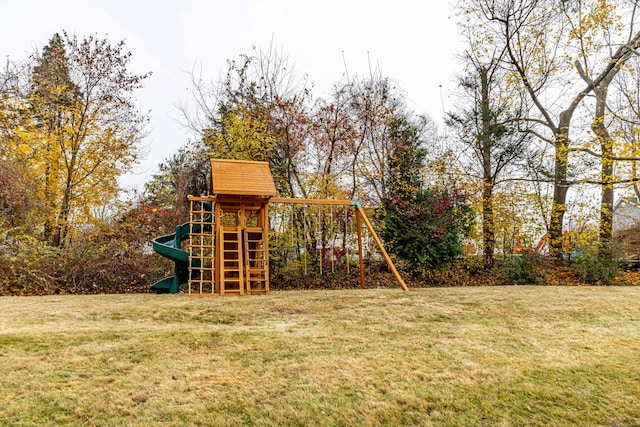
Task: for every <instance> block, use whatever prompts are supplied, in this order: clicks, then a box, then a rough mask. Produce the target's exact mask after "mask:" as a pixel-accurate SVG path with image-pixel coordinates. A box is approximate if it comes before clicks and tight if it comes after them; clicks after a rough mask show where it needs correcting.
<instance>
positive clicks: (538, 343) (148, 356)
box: [0, 286, 640, 426]
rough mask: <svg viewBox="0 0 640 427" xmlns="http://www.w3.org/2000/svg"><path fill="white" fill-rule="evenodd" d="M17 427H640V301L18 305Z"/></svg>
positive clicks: (12, 312) (579, 290)
mask: <svg viewBox="0 0 640 427" xmlns="http://www.w3.org/2000/svg"><path fill="white" fill-rule="evenodd" d="M0 424H1V425H38V426H40V425H60V424H65V425H66V424H74V425H118V426H120V425H131V426H150V425H176V426H177V425H214V426H224V425H228V426H236V425H242V424H244V425H274V426H276V425H277V426H280V425H300V426H310V425H331V426H341V425H349V426H352V425H392V426H400V425H426V426H428V425H452V426H454V425H455V426H458V425H459V426H470V425H487V426H510V425H514V426H524V425H581V426H584V425H602V426H634V425H635V426H638V425H640V287H529V286H522V287H474V288H429V289H411V290H410V291H409V292H402V291H400V290H398V289H368V290H339V291H336V290H332V291H280V292H272V293H271V294H270V295H267V296H251V297H228V298H189V297H186V296H184V295H98V296H48V297H0Z"/></svg>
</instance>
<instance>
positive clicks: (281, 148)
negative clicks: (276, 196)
mask: <svg viewBox="0 0 640 427" xmlns="http://www.w3.org/2000/svg"><path fill="white" fill-rule="evenodd" d="M192 86H193V88H192V91H191V94H192V96H191V97H190V99H189V100H188V102H187V103H184V104H182V105H180V106H179V109H180V111H181V114H182V117H183V124H184V125H185V126H187V127H188V128H189V129H190V130H192V131H193V132H194V133H195V134H196V135H197V138H198V139H199V140H200V141H201V142H202V144H203V147H202V148H201V151H202V153H203V155H215V156H217V157H232V158H239V156H240V157H242V156H244V157H243V158H248V157H250V158H252V159H254V160H259V159H263V160H266V161H268V162H269V165H270V167H271V172H272V174H273V177H274V181H275V183H276V187H277V189H278V191H279V193H280V194H281V195H283V196H296V195H300V194H301V193H302V195H303V196H304V193H305V189H304V183H303V181H302V177H301V176H300V173H301V171H300V166H299V163H301V162H302V160H303V159H302V157H303V152H304V147H305V142H306V141H305V139H306V137H307V132H308V127H307V123H308V121H309V117H308V108H307V103H308V102H309V100H310V95H309V92H308V90H307V89H306V87H305V81H304V80H297V79H296V77H295V73H294V70H293V67H291V66H289V64H288V58H287V57H286V56H284V55H282V54H281V53H280V52H279V51H278V50H277V49H275V48H274V47H273V45H271V46H270V47H269V48H268V49H260V48H254V50H253V53H252V54H251V55H242V56H241V57H240V60H239V61H228V69H227V73H226V75H225V77H224V79H223V80H222V81H221V82H212V83H207V82H205V81H203V80H202V78H200V77H196V76H195V75H194V74H193V73H192ZM191 106H194V107H195V108H193V109H192V108H190V107H191Z"/></svg>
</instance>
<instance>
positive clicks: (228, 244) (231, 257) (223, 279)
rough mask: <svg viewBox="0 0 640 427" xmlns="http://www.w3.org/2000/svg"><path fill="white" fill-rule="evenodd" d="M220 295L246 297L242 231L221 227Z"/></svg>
mask: <svg viewBox="0 0 640 427" xmlns="http://www.w3.org/2000/svg"><path fill="white" fill-rule="evenodd" d="M220 248H221V251H220V256H221V260H220V262H221V268H220V295H225V294H236V295H244V294H245V290H244V274H243V262H242V261H243V258H244V257H243V256H242V253H241V251H242V249H243V248H242V230H241V229H240V227H221V233H220Z"/></svg>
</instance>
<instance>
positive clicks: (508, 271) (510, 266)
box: [501, 253, 547, 285]
mask: <svg viewBox="0 0 640 427" xmlns="http://www.w3.org/2000/svg"><path fill="white" fill-rule="evenodd" d="M546 270H547V269H546V268H545V259H544V258H543V257H541V256H540V255H537V254H528V253H525V254H522V255H516V256H512V257H509V258H507V259H506V260H505V261H504V263H503V265H502V272H501V278H502V280H503V282H504V283H505V284H506V285H541V284H544V283H546V273H545V272H546Z"/></svg>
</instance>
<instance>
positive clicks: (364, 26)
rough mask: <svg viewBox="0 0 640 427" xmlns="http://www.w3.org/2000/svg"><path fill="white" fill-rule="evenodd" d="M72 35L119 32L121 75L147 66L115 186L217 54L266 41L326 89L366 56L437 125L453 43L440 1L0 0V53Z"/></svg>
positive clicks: (157, 142) (172, 133) (170, 149)
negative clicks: (145, 121)
mask: <svg viewBox="0 0 640 427" xmlns="http://www.w3.org/2000/svg"><path fill="white" fill-rule="evenodd" d="M62 30H66V31H67V32H68V33H70V34H75V35H77V36H78V38H80V39H82V38H84V37H85V36H88V35H90V34H97V35H98V36H99V37H104V36H105V35H107V36H108V38H109V40H110V42H111V43H113V44H115V43H117V42H118V41H120V40H122V39H126V46H125V48H126V49H127V50H129V51H131V52H132V54H133V57H132V61H131V68H130V70H131V71H132V72H135V73H138V74H142V73H144V72H147V71H152V72H153V75H152V76H151V77H149V78H148V79H147V80H146V81H145V87H144V89H142V90H140V91H139V92H138V93H137V94H136V97H137V99H138V103H139V106H140V108H141V109H142V110H143V111H147V110H151V113H150V115H151V125H150V135H149V137H148V138H147V140H146V141H145V145H146V146H147V149H148V154H147V156H146V158H145V159H144V160H143V161H142V164H141V165H140V166H139V167H138V168H137V172H136V174H135V175H131V176H127V177H124V178H123V180H122V183H123V184H124V185H125V186H126V187H129V188H131V187H136V186H137V187H140V186H141V185H142V183H144V182H145V181H146V180H147V179H148V178H149V177H150V176H151V175H152V174H153V173H154V172H155V171H156V167H157V165H158V163H160V162H161V161H162V160H163V159H165V158H167V157H169V156H170V155H171V154H173V153H174V152H175V151H176V150H177V149H178V148H179V147H180V146H182V145H184V143H185V142H186V141H187V138H188V137H189V133H188V132H187V131H186V130H185V129H182V128H181V126H180V125H179V124H178V123H177V121H176V118H177V117H178V116H179V114H178V111H177V110H176V108H175V104H176V103H177V102H179V101H180V100H182V99H184V98H185V97H186V95H187V88H188V87H189V77H188V75H187V72H188V71H191V70H192V69H193V68H194V66H195V67H196V68H197V69H198V70H200V69H202V75H203V76H204V77H205V78H207V79H209V78H211V79H214V80H217V78H218V76H219V75H220V73H221V72H224V71H225V70H226V68H227V63H226V61H227V59H236V58H237V57H238V55H240V54H242V53H250V51H251V47H252V46H254V45H255V46H262V47H268V46H269V44H270V42H271V40H273V41H274V44H275V45H276V46H277V47H278V48H279V49H280V50H281V51H282V53H283V54H285V55H287V56H288V57H289V61H290V63H293V64H294V65H295V72H296V74H297V75H299V76H300V77H302V76H303V75H304V74H307V75H308V81H309V82H310V83H313V84H314V87H315V89H314V91H313V94H314V97H316V98H317V97H323V96H325V95H326V94H327V93H328V91H329V89H330V88H331V86H332V85H333V84H334V83H337V82H339V81H340V79H341V77H342V75H343V73H344V71H345V67H344V61H343V52H344V59H345V60H346V64H347V69H348V72H349V75H350V76H353V75H355V74H359V75H366V74H368V70H369V65H368V64H369V60H368V58H370V59H371V63H372V65H373V66H374V67H375V66H379V67H380V69H381V70H382V74H383V75H385V76H389V77H390V78H391V79H393V80H394V81H395V82H396V83H397V84H398V86H399V87H400V88H401V89H403V90H404V91H405V92H406V94H407V98H408V101H409V107H410V108H412V109H413V110H414V111H415V112H416V113H426V114H428V115H429V116H431V117H432V118H433V119H434V120H436V122H438V123H439V125H441V122H442V120H441V118H442V116H443V107H444V109H445V110H447V109H450V108H451V107H450V106H449V105H448V103H447V94H448V93H449V92H450V91H451V90H452V89H454V87H455V76H456V73H457V72H458V71H459V69H460V65H459V62H458V61H457V59H456V55H458V54H459V53H460V52H461V50H462V49H463V46H462V45H461V43H460V37H459V35H458V32H457V28H456V25H455V17H453V12H452V8H451V6H450V5H449V3H448V2H447V1H446V0H443V1H441V0H431V1H427V0H395V1H380V0H320V1H318V0H316V1H311V0H262V1H261V0H210V1H206V0H180V1H167V0H156V1H152V0H149V1H147V0H129V1H125V0H94V1H90V0H84V1H83V0H0V57H1V58H2V59H3V60H4V58H6V57H7V56H9V57H10V58H11V59H14V60H23V59H26V58H27V57H28V55H29V54H30V53H32V52H33V51H34V50H36V49H38V50H39V49H42V47H43V46H44V45H46V44H47V42H48V41H49V39H50V38H51V36H52V35H53V34H54V33H56V32H62Z"/></svg>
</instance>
